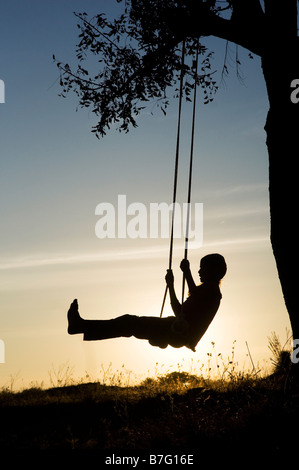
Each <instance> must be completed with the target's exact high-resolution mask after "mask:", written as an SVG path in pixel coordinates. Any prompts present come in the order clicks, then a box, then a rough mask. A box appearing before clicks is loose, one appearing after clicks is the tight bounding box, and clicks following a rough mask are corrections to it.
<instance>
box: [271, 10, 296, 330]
mask: <svg viewBox="0 0 299 470" xmlns="http://www.w3.org/2000/svg"><path fill="white" fill-rule="evenodd" d="M274 3H275V2H274ZM281 9H283V8H282V7H281V4H280V16H279V14H278V15H277V18H276V19H277V22H276V19H275V12H274V13H273V12H272V13H273V14H272V15H269V20H271V23H272V24H271V29H270V32H271V30H272V31H273V35H272V34H270V35H269V37H268V38H267V42H266V45H265V49H264V52H263V54H262V67H263V72H264V76H265V81H266V86H267V91H268V97H269V104H270V108H269V113H268V117H267V122H266V126H265V130H266V133H267V147H268V152H269V194H270V217H271V243H272V248H273V253H274V257H275V260H276V265H277V270H278V275H279V279H280V283H281V287H282V292H283V296H284V299H285V304H286V307H287V310H288V313H289V317H290V322H291V327H292V332H293V339H299V303H298V285H297V269H298V268H299V250H298V247H297V228H298V222H299V221H298V220H297V214H298V207H297V201H298V195H299V169H298V168H299V159H298V156H299V152H298V133H299V103H298V104H297V103H295V102H292V100H291V94H292V92H293V94H294V92H295V90H294V89H293V88H292V87H291V83H292V82H293V80H294V79H299V44H298V38H297V31H296V35H295V37H294V34H290V31H291V28H290V24H289V25H287V23H288V21H287V19H286V22H285V24H284V28H283V27H282V21H281ZM292 20H294V18H292ZM278 21H279V24H280V28H279V29H278V28H277V25H278ZM288 26H289V29H288V32H286V28H287V27H288ZM296 28H297V27H296ZM275 31H276V32H275ZM278 31H279V33H278ZM268 33H269V30H268ZM274 35H275V36H274ZM298 96H299V93H298Z"/></svg>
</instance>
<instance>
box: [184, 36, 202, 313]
mask: <svg viewBox="0 0 299 470" xmlns="http://www.w3.org/2000/svg"><path fill="white" fill-rule="evenodd" d="M198 49H199V47H198V43H197V48H196V58H195V63H194V70H193V71H194V77H195V78H194V92H193V113H192V129H191V145H190V163H189V183H188V204H187V218H186V232H185V251H184V260H186V259H187V258H188V244H189V225H190V204H191V188H192V169H193V153H194V152H193V151H194V130H195V117H196V95H197V93H196V92H197V83H196V77H197V70H198V55H199V53H198ZM185 280H186V279H185V274H184V275H183V285H182V305H183V302H184V295H185Z"/></svg>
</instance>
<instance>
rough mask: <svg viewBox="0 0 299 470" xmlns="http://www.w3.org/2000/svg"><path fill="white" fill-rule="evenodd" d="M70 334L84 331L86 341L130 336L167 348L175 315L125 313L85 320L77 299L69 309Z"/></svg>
mask: <svg viewBox="0 0 299 470" xmlns="http://www.w3.org/2000/svg"><path fill="white" fill-rule="evenodd" d="M68 320H69V326H68V332H69V334H78V333H83V335H84V337H83V339H84V340H85V341H95V340H102V339H108V338H118V337H123V336H124V337H130V336H135V338H139V339H146V340H148V341H150V343H151V344H153V345H155V346H160V347H163V348H165V347H166V346H167V345H168V344H169V343H168V337H169V331H170V326H171V324H172V322H173V320H174V317H167V318H158V317H138V316H135V315H123V316H121V317H118V318H115V319H113V320H83V319H82V318H81V317H80V315H79V312H78V303H77V301H76V300H74V302H73V303H72V305H71V307H70V309H69V311H68Z"/></svg>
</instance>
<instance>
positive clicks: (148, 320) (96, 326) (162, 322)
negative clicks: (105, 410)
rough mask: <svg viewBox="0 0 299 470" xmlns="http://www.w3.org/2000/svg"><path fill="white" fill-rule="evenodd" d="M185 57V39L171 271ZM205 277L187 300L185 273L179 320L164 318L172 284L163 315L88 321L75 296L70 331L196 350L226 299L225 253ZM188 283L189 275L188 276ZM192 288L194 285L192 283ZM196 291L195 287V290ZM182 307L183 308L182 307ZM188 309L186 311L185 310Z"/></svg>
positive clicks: (205, 265) (209, 259) (204, 268)
mask: <svg viewBox="0 0 299 470" xmlns="http://www.w3.org/2000/svg"><path fill="white" fill-rule="evenodd" d="M198 50H199V47H198V45H197V50H196V60H195V61H194V64H195V67H194V72H195V83H194V98H193V116H192V132H191V148H190V163H189V183H188V205H187V206H188V210H187V220H186V223H187V226H186V233H185V249H184V260H187V255H188V241H189V219H190V201H191V186H192V166H193V148H194V129H195V110H196V89H197V83H196V77H197V69H198V56H199V53H198ZM184 58H185V42H183V46H182V70H181V77H180V92H179V115H178V129H177V143H176V158H175V171H174V188H173V212H172V227H171V236H170V249H169V270H171V268H172V254H173V238H174V216H175V202H176V191H177V179H178V161H179V144H180V126H181V110H182V95H183V78H184ZM200 271H201V274H200V276H201V280H202V284H201V285H200V286H195V292H194V293H193V292H192V293H191V295H190V297H188V299H187V300H186V301H185V302H184V288H185V281H186V279H185V273H184V275H183V285H182V303H181V306H179V307H178V312H179V313H178V314H177V313H176V312H175V310H174V313H175V315H176V317H175V319H174V318H173V317H168V318H163V319H161V317H162V315H163V309H164V304H165V299H166V295H167V291H168V289H170V296H172V295H173V292H172V287H169V286H168V283H167V285H166V289H165V294H164V298H163V303H162V308H161V313H160V318H157V317H139V316H136V315H122V316H121V317H117V318H114V319H110V320H84V319H83V318H82V317H81V316H80V314H79V311H78V303H77V300H76V299H75V300H74V302H73V303H72V304H71V307H70V309H69V311H68V333H69V334H71V335H73V334H81V333H83V339H84V341H96V340H103V339H109V338H118V337H130V336H134V337H135V338H138V339H144V340H148V341H149V343H150V344H151V345H152V346H158V347H160V348H162V349H164V348H166V347H167V346H168V345H170V346H173V347H175V348H181V347H182V346H186V347H187V348H189V349H191V350H192V351H193V352H195V347H196V345H197V343H198V341H199V340H200V338H201V337H202V336H203V335H204V334H205V332H206V330H207V328H208V327H209V325H210V323H211V321H212V320H213V318H214V316H215V314H216V312H217V310H218V307H219V305H220V300H221V298H222V295H221V292H220V289H219V282H220V280H221V279H222V278H223V276H224V275H225V273H226V263H225V260H224V258H223V256H222V255H219V254H217V253H213V254H210V255H206V256H205V257H204V258H202V259H201V269H200ZM187 282H188V277H187ZM189 287H190V286H189ZM192 291H193V289H192ZM198 304H200V315H195V316H194V315H193V312H194V310H195V311H197V313H198V309H197V307H198ZM179 308H180V310H179ZM183 309H184V312H183Z"/></svg>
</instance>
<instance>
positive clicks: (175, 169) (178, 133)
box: [160, 41, 199, 318]
mask: <svg viewBox="0 0 299 470" xmlns="http://www.w3.org/2000/svg"><path fill="white" fill-rule="evenodd" d="M198 50H199V47H198V43H197V48H196V57H195V60H194V62H193V67H194V77H195V78H194V94H193V113H192V127H191V144H190V158H189V182H188V196H187V201H188V204H187V218H186V232H185V249H184V260H187V257H188V243H189V221H190V202H191V187H192V168H193V150H194V129H195V117H196V94H197V93H196V92H197V83H196V76H197V70H198V55H199V53H198ZM184 64H185V41H183V43H182V58H181V76H180V90H179V112H178V127H177V141H176V156H175V167H174V184H173V201H172V202H173V211H172V222H171V235H170V247H169V264H168V269H169V270H171V269H172V255H173V234H174V218H175V206H176V205H175V202H176V193H177V181H178V165H179V153H180V133H181V116H182V99H183V81H184ZM167 292H168V286H166V289H165V293H164V297H163V301H162V307H161V312H160V318H162V315H163V310H164V305H165V301H166V296H167ZM184 294H185V275H183V281H182V308H183V302H184ZM181 313H182V312H181Z"/></svg>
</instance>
